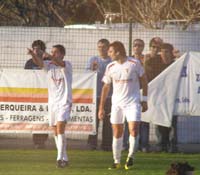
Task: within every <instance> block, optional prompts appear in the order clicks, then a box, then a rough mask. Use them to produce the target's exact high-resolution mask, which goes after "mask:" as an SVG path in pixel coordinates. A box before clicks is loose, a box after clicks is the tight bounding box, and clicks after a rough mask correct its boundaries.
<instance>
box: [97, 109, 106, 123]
mask: <svg viewBox="0 0 200 175" xmlns="http://www.w3.org/2000/svg"><path fill="white" fill-rule="evenodd" d="M104 116H105V111H104V109H99V112H98V118H99V120H103V119H104Z"/></svg>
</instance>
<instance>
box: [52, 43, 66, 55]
mask: <svg viewBox="0 0 200 175" xmlns="http://www.w3.org/2000/svg"><path fill="white" fill-rule="evenodd" d="M53 47H54V48H57V49H58V50H59V51H60V53H61V54H63V55H65V53H66V51H65V47H64V46H63V45H60V44H57V45H54V46H53Z"/></svg>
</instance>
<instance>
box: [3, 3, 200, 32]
mask: <svg viewBox="0 0 200 175" xmlns="http://www.w3.org/2000/svg"><path fill="white" fill-rule="evenodd" d="M107 18H109V20H110V21H112V22H129V21H130V20H132V21H133V22H138V23H140V24H143V25H144V26H145V27H148V28H158V27H159V25H160V23H161V22H163V20H165V21H166V20H178V21H183V20H184V25H185V28H187V26H188V25H189V24H190V23H191V22H194V21H199V19H200V1H199V0H142V1H141V0H0V25H20V26H64V25H66V24H75V23H87V24H91V23H94V22H95V21H101V22H104V20H106V19H107Z"/></svg>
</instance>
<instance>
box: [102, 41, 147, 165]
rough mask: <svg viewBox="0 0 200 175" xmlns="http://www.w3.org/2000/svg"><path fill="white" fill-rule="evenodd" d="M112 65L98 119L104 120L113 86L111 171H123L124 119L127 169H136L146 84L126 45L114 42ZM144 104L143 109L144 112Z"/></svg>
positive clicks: (104, 88)
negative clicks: (127, 137) (127, 128)
mask: <svg viewBox="0 0 200 175" xmlns="http://www.w3.org/2000/svg"><path fill="white" fill-rule="evenodd" d="M108 53H109V56H110V57H111V58H112V60H113V62H112V63H110V64H109V65H108V66H107V68H106V72H105V75H104V77H103V80H102V81H103V82H104V86H103V89H102V94H101V102H100V106H99V113H98V115H99V118H100V119H102V118H103V117H104V104H105V99H106V97H107V94H108V92H109V89H110V86H111V84H112V85H113V94H112V109H111V123H112V128H113V146H112V148H113V159H114V164H113V166H112V167H110V169H118V168H120V166H121V165H120V160H121V151H122V143H123V137H122V135H123V125H124V121H125V118H126V120H127V121H128V126H129V132H130V136H129V153H128V157H127V161H126V163H125V169H129V168H130V167H132V165H133V159H134V153H135V151H136V148H137V140H138V129H139V122H140V117H141V110H142V111H146V110H147V108H148V107H147V88H148V87H147V80H146V75H145V73H144V69H143V67H142V66H141V64H140V62H139V61H138V60H136V59H134V58H131V57H127V56H126V51H125V48H124V45H123V44H122V43H121V42H119V41H116V42H113V43H111V44H110V47H109V51H108ZM140 81H141V86H142V89H143V96H142V97H143V100H142V101H141V99H140ZM141 104H142V109H141Z"/></svg>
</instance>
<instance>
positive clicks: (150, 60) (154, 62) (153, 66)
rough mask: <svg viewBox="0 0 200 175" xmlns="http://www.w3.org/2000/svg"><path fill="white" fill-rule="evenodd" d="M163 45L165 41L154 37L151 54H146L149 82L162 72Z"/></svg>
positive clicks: (145, 66)
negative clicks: (161, 54) (161, 47)
mask: <svg viewBox="0 0 200 175" xmlns="http://www.w3.org/2000/svg"><path fill="white" fill-rule="evenodd" d="M162 43H163V40H162V39H161V38H159V37H154V38H152V39H151V40H150V43H149V49H150V53H149V54H146V55H145V57H144V69H145V73H146V76H147V80H148V82H150V81H152V80H153V79H154V78H155V77H156V76H157V75H159V74H160V72H161V69H162V68H161V65H162V60H161V56H160V46H161V45H162ZM148 125H149V124H147V127H146V129H147V130H148V131H147V132H148V133H149V126H148ZM156 134H157V133H156ZM159 138H160V137H159V136H158V134H157V140H160V139H159ZM158 142H160V141H158Z"/></svg>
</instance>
